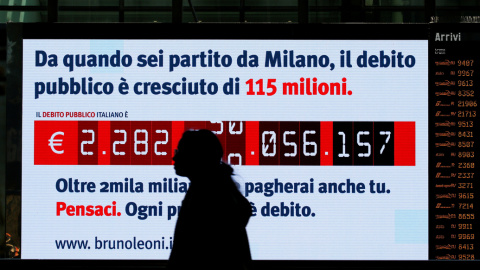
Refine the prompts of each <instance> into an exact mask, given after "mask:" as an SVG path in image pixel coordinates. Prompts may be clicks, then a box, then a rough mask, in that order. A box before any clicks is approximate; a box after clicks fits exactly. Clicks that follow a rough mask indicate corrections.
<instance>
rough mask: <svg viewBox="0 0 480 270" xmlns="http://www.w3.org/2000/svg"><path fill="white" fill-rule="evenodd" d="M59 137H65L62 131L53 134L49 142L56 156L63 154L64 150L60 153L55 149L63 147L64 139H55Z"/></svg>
mask: <svg viewBox="0 0 480 270" xmlns="http://www.w3.org/2000/svg"><path fill="white" fill-rule="evenodd" d="M57 135H62V136H63V132H62V131H57V132H55V133H53V135H52V137H50V140H48V141H49V142H50V143H49V144H48V146H50V148H52V151H53V152H54V153H55V154H59V155H60V154H63V150H61V151H59V150H57V149H55V146H62V141H63V140H62V139H55V137H56V136H57Z"/></svg>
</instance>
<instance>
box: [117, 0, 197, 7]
mask: <svg viewBox="0 0 480 270" xmlns="http://www.w3.org/2000/svg"><path fill="white" fill-rule="evenodd" d="M195 3H196V2H195ZM125 6H126V7H131V6H132V7H149V6H158V7H164V6H167V7H171V6H172V0H125Z"/></svg>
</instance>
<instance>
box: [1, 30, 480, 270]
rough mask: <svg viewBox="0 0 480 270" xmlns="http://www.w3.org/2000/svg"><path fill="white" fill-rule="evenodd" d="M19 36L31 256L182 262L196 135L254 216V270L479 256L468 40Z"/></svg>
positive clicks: (208, 34) (466, 36)
mask: <svg viewBox="0 0 480 270" xmlns="http://www.w3.org/2000/svg"><path fill="white" fill-rule="evenodd" d="M40 26H42V27H40ZM220 26H223V27H227V29H229V31H227V32H225V31H220V29H224V28H221V27H220ZM9 27H10V30H11V31H18V32H20V33H22V35H21V36H20V38H19V40H18V43H17V45H18V46H17V47H15V46H14V48H13V52H14V53H13V55H14V56H16V57H17V58H16V60H17V61H19V63H20V64H19V67H18V68H17V71H19V72H20V74H22V76H21V79H19V80H18V81H19V83H18V85H19V87H18V88H17V89H16V90H11V89H9V91H10V93H9V95H11V96H15V95H18V97H19V99H20V100H21V106H17V107H13V108H12V107H11V110H9V111H13V112H16V116H15V117H17V118H16V119H17V121H16V122H14V124H13V125H17V128H18V129H20V130H21V161H20V162H21V167H19V168H17V167H15V168H11V170H12V172H11V173H10V174H9V175H13V176H15V175H16V176H17V177H18V178H19V179H21V183H22V186H21V196H22V209H21V220H22V223H21V249H22V259H106V260H115V259H118V258H119V257H121V258H122V259H124V260H168V258H169V254H170V250H171V249H172V247H173V245H174V242H175V239H174V237H173V232H174V229H175V224H176V220H177V217H178V214H179V212H180V211H181V204H182V200H183V198H184V196H185V194H186V192H187V191H188V189H189V186H190V181H189V179H188V178H186V177H181V176H178V175H176V174H175V170H174V168H173V164H174V161H173V160H172V158H173V156H174V155H175V152H176V151H177V146H178V142H179V140H180V138H181V136H182V134H183V132H185V131H187V130H198V129H208V130H211V131H212V132H213V133H214V134H216V136H217V137H218V139H219V141H220V143H221V144H222V147H223V150H224V152H223V158H222V160H223V161H224V162H225V163H228V164H230V165H231V166H232V167H233V168H234V180H235V182H236V183H237V185H238V188H239V190H240V191H241V193H242V194H243V195H244V196H245V197H246V198H247V199H248V201H249V202H250V205H251V207H252V216H251V218H250V220H249V222H248V225H247V233H248V238H249V243H250V249H251V253H252V258H253V260H256V261H291V262H302V261H303V262H305V261H308V262H311V261H407V262H408V261H431V260H475V259H477V258H478V256H480V255H477V256H476V252H475V251H476V249H475V246H476V241H477V240H476V239H475V231H476V229H477V228H476V226H478V222H476V220H475V215H476V206H475V200H476V196H479V195H478V194H476V188H477V187H476V183H475V181H474V180H475V179H476V177H477V178H478V176H477V171H476V170H477V169H475V160H476V158H475V152H478V151H475V150H478V149H477V148H478V145H477V144H476V142H475V136H477V135H478V134H476V127H477V122H476V119H477V115H476V113H477V111H476V108H477V97H476V95H475V90H476V88H477V84H476V83H477V82H476V78H477V77H478V74H477V71H476V66H477V65H478V64H479V63H480V62H479V63H477V61H479V60H480V59H478V52H477V48H478V46H479V45H480V43H479V40H480V32H479V31H476V30H475V29H474V27H471V26H470V25H468V26H465V25H440V24H439V25H367V24H361V25H356V24H352V25H305V26H302V25H294V24H285V25H283V24H281V25H277V24H265V25H254V24H244V25H242V24H239V25H237V24H232V25H215V24H203V25H202V24H192V25H170V24H165V25H164V24H159V25H155V24H139V25H131V24H122V25H120V24H100V25H99V24H92V25H85V24H71V25H64V24H57V25H41V24H40V25H16V24H13V25H10V26H9ZM138 27H142V29H143V30H142V31H139V29H138ZM94 28H95V29H96V30H97V31H93V29H94ZM67 29H68V30H67ZM80 30H81V31H80ZM89 30H92V31H89ZM98 30H102V31H100V32H102V33H103V34H102V35H98V34H94V33H93V32H95V33H98V32H99V31H98ZM15 91H17V92H15ZM477 154H478V153H477ZM13 170H15V171H13ZM16 173H17V174H16ZM217 209H218V206H216V205H205V206H204V211H205V215H204V216H205V219H208V217H209V216H210V217H212V216H221V215H222V214H223V213H221V212H219V211H217ZM198 222H202V220H199V221H198ZM477 238H478V237H477ZM205 241H209V236H208V235H205ZM212 252H214V251H212Z"/></svg>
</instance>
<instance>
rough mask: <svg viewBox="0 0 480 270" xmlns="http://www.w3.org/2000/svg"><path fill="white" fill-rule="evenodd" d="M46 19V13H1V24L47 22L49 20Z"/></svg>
mask: <svg viewBox="0 0 480 270" xmlns="http://www.w3.org/2000/svg"><path fill="white" fill-rule="evenodd" d="M46 18H47V12H46V11H45V12H43V11H42V12H40V11H0V23H6V22H45V21H46V20H47V19H46Z"/></svg>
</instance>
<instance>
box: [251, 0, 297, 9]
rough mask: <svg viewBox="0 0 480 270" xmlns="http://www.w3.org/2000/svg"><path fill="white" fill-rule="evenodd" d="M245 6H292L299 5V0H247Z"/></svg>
mask: <svg viewBox="0 0 480 270" xmlns="http://www.w3.org/2000/svg"><path fill="white" fill-rule="evenodd" d="M245 6H264V7H280V6H290V7H295V8H296V7H297V6H298V1H297V0H265V1H258V0H245Z"/></svg>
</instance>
